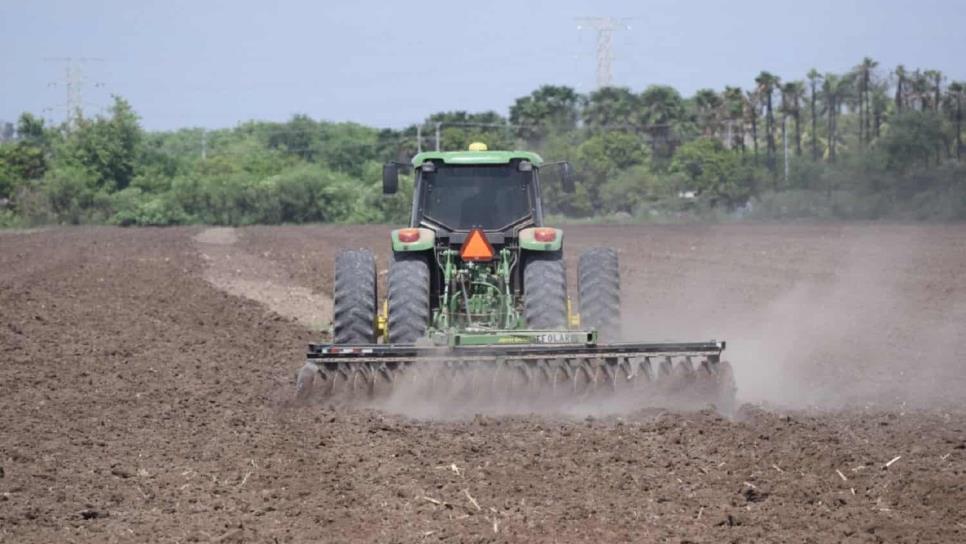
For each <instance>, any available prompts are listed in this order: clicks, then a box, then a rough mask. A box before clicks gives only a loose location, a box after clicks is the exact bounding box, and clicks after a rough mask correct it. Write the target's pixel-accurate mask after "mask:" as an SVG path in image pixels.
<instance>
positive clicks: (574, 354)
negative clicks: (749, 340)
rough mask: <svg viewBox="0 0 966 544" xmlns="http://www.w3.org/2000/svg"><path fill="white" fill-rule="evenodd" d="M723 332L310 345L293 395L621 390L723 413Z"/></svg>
mask: <svg viewBox="0 0 966 544" xmlns="http://www.w3.org/2000/svg"><path fill="white" fill-rule="evenodd" d="M723 349H724V343H722V342H707V343H698V344H614V345H609V346H606V345H605V346H570V347H564V346H553V347H541V346H525V347H524V346H519V347H518V346H501V347H498V348H486V349H484V348H476V347H474V348H470V347H467V348H436V347H433V348H417V347H413V346H392V345H389V346H386V345H370V346H362V347H353V346H331V345H324V344H315V345H311V346H310V349H309V356H308V361H307V363H306V364H305V366H304V367H303V368H302V370H301V371H300V372H299V375H298V379H297V391H298V396H299V398H301V399H306V400H309V399H316V400H321V401H322V402H324V403H331V404H339V405H343V404H360V403H367V402H373V401H376V402H378V401H380V400H385V399H390V398H392V397H393V395H397V394H400V393H401V392H402V394H405V395H411V396H414V397H416V398H420V399H427V398H432V399H441V398H443V399H451V400H454V401H464V402H467V403H472V402H475V401H479V400H486V401H504V400H505V401H508V402H510V401H512V402H514V403H520V402H523V403H527V402H528V401H532V402H544V401H546V400H548V399H553V400H554V401H556V402H563V403H566V402H568V401H581V402H582V401H586V400H593V399H595V398H602V399H609V398H614V397H617V398H623V399H625V400H633V401H635V402H638V403H640V404H641V405H650V404H667V403H668V402H671V403H673V404H674V405H675V406H678V405H681V404H682V403H683V404H687V405H691V406H696V407H699V408H700V407H704V406H710V405H713V406H715V407H716V408H717V409H718V410H719V411H721V412H726V413H730V411H731V410H732V409H733V402H734V389H735V388H734V378H733V376H732V373H731V366H730V365H729V364H728V363H727V362H724V361H721V360H720V353H721V350H723Z"/></svg>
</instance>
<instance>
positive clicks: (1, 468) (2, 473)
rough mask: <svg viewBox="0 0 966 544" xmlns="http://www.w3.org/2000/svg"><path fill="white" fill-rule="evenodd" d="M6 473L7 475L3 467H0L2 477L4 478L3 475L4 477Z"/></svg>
mask: <svg viewBox="0 0 966 544" xmlns="http://www.w3.org/2000/svg"><path fill="white" fill-rule="evenodd" d="M4 475H5V474H4V472H3V467H0V478H3V477H4Z"/></svg>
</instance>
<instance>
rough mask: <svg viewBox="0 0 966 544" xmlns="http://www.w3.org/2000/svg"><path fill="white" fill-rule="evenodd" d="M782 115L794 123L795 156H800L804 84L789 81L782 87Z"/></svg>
mask: <svg viewBox="0 0 966 544" xmlns="http://www.w3.org/2000/svg"><path fill="white" fill-rule="evenodd" d="M781 90H782V114H783V115H784V116H791V118H792V120H793V121H794V122H795V155H796V156H801V155H802V129H801V120H802V97H803V96H804V95H805V83H803V82H801V81H789V82H787V83H785V84H784V85H782V88H781ZM784 126H785V124H784V123H782V135H783V136H784V130H785V128H784Z"/></svg>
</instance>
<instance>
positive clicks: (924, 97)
mask: <svg viewBox="0 0 966 544" xmlns="http://www.w3.org/2000/svg"><path fill="white" fill-rule="evenodd" d="M909 94H911V95H912V98H913V100H918V101H919V111H926V110H928V109H929V94H930V93H929V78H928V77H927V76H926V74H925V73H923V71H922V70H916V71H915V72H913V73H912V77H911V78H910V81H909Z"/></svg>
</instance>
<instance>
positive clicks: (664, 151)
mask: <svg viewBox="0 0 966 544" xmlns="http://www.w3.org/2000/svg"><path fill="white" fill-rule="evenodd" d="M637 101H638V104H639V105H640V110H639V113H640V115H641V116H642V118H643V121H644V123H645V125H646V127H647V129H648V132H650V134H651V147H652V151H653V152H654V153H655V156H661V155H663V156H667V157H670V156H671V155H673V154H674V147H675V144H676V142H675V140H674V132H673V129H674V128H676V127H677V128H679V125H680V124H681V121H682V120H683V119H684V117H685V110H684V99H683V98H681V95H680V94H679V93H678V91H677V90H676V89H675V88H674V87H669V86H667V85H651V86H650V87H648V88H646V89H644V92H642V93H641V95H640V96H639V97H638V98H637Z"/></svg>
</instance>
